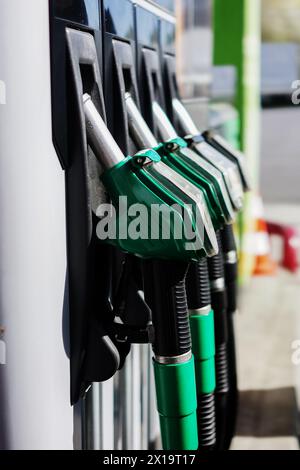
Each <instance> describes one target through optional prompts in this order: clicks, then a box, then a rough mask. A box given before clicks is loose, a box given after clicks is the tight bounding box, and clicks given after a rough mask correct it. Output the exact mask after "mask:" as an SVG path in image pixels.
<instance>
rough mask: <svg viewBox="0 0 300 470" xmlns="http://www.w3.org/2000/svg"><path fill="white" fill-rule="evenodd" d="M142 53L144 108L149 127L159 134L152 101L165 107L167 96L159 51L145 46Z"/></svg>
mask: <svg viewBox="0 0 300 470" xmlns="http://www.w3.org/2000/svg"><path fill="white" fill-rule="evenodd" d="M141 53H142V69H141V76H142V82H143V94H142V98H141V101H142V110H143V115H144V118H145V119H146V121H147V123H148V125H149V127H150V128H151V130H152V131H153V132H154V134H155V135H156V136H157V127H156V124H155V120H154V118H153V111H152V103H153V102H154V101H156V102H157V103H158V104H159V105H160V106H161V107H162V108H163V109H165V97H164V89H163V82H162V71H161V64H160V59H159V53H158V51H156V50H152V49H148V48H146V47H144V48H143V49H142V51H141Z"/></svg>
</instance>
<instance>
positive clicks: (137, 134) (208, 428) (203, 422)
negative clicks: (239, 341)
mask: <svg viewBox="0 0 300 470" xmlns="http://www.w3.org/2000/svg"><path fill="white" fill-rule="evenodd" d="M125 100H126V106H127V111H128V119H129V128H130V131H131V134H132V137H133V139H134V141H135V142H136V144H137V146H138V147H139V148H145V147H147V146H150V145H151V146H152V147H154V146H156V149H157V150H158V151H159V153H160V154H161V155H162V159H163V161H164V162H166V164H167V165H168V166H169V168H172V165H169V163H168V158H166V156H165V155H167V154H168V155H169V154H171V155H173V156H174V158H177V157H176V155H174V153H175V154H176V150H175V149H176V148H179V145H178V143H181V147H186V144H185V143H184V142H183V141H181V140H180V139H177V141H176V142H175V141H172V142H171V141H169V142H167V144H166V145H158V142H157V140H156V139H155V138H154V136H153V135H152V134H151V133H150V132H149V129H148V128H147V126H146V124H145V122H144V121H143V119H142V117H141V115H140V112H139V110H138V108H137V106H136V104H135V103H134V100H133V99H132V96H131V94H130V93H129V92H126V93H125ZM157 108H158V105H157ZM155 124H156V126H158V127H160V122H156V121H155ZM169 127H171V124H170V123H169ZM174 132H175V131H174V130H173V134H172V131H171V135H169V134H168V135H164V136H162V137H167V138H168V139H170V138H171V137H174ZM175 137H176V133H175ZM172 151H173V153H171V152H172ZM186 151H187V152H188V149H186ZM192 153H193V152H191V154H192ZM186 159H187V160H189V159H188V158H186ZM195 166H196V168H198V173H196V175H195V172H196V171H195V172H194V173H193V168H191V167H190V168H188V169H189V170H190V175H188V171H186V172H184V171H183V172H180V167H179V168H178V167H177V168H176V165H175V166H174V167H173V168H176V171H179V173H181V174H182V175H184V177H185V178H187V179H190V181H191V182H193V184H195V180H197V175H198V185H197V187H198V189H199V191H200V192H201V193H202V194H203V195H205V196H204V197H205V199H206V202H207V204H208V205H209V207H210V212H211V214H214V211H213V204H214V207H215V210H216V211H217V215H215V219H214V220H215V224H216V225H217V226H218V227H219V226H220V224H221V225H222V223H224V217H225V219H226V217H227V218H229V219H230V220H231V217H232V213H233V209H232V206H231V203H230V201H229V198H228V194H227V191H226V189H225V188H224V186H222V183H221V184H218V181H222V180H221V178H219V175H218V174H217V172H216V171H212V172H210V171H209V168H208V167H209V165H208V164H207V165H206V167H205V169H204V170H203V171H202V169H201V166H199V164H198V165H197V162H196V163H195ZM205 172H206V175H209V178H210V179H209V178H208V177H206V178H205ZM203 173H204V175H203ZM189 176H190V178H189ZM201 177H202V181H203V183H202V184H201V183H200V185H199V179H200V181H201ZM213 183H214V184H213ZM204 186H206V188H207V192H206V190H205V189H204ZM216 188H217V189H216ZM217 192H219V195H220V199H221V201H222V203H223V207H225V211H224V212H225V214H226V215H225V216H224V214H223V211H222V209H221V207H220V203H219V200H218V197H217ZM208 195H209V196H208ZM218 217H219V218H221V222H220V220H218ZM222 218H223V219H222ZM204 266H205V265H204ZM201 271H203V269H202V270H201V268H199V272H197V271H196V272H194V273H193V276H192V277H194V282H193V283H190V284H189V285H190V290H194V289H197V290H199V288H200V287H201V286H199V284H198V285H197V282H199V280H200V279H199V273H201ZM204 289H205V286H204ZM208 300H209V299H208ZM190 306H191V310H192V309H193V311H191V324H192V325H194V335H193V333H192V336H194V342H193V345H194V346H193V351H194V354H196V358H197V359H196V364H197V369H198V370H197V373H198V374H197V375H198V378H197V383H198V410H199V413H198V417H199V419H198V423H199V425H198V429H199V433H200V437H199V444H200V447H201V448H211V447H213V445H214V442H215V432H214V426H215V424H214V400H213V391H214V367H212V368H211V366H212V365H213V356H214V354H213V351H214V333H213V329H212V330H211V329H210V328H211V326H213V322H212V321H211V319H212V318H213V313H212V311H211V308H210V304H209V303H208V304H207V305H205V309H204V310H202V309H201V308H197V309H196V308H193V306H192V305H190ZM200 307H201V306H200ZM200 311H201V314H200ZM196 312H197V321H196V318H195V317H196ZM204 316H205V317H206V318H205V320H207V321H205V320H204V319H202V321H201V317H204ZM201 334H202V338H201ZM196 338H198V340H196ZM199 338H200V341H199ZM204 338H206V346H205V343H204V342H203V340H204ZM207 354H208V356H209V357H207ZM204 370H206V373H205V371H204ZM207 390H209V392H210V393H205V392H206V391H207ZM201 401H202V403H201ZM201 413H202V415H201Z"/></svg>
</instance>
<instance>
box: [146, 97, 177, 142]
mask: <svg viewBox="0 0 300 470" xmlns="http://www.w3.org/2000/svg"><path fill="white" fill-rule="evenodd" d="M152 111H153V115H154V119H155V124H156V126H157V129H158V132H159V138H160V140H162V141H163V142H167V141H168V140H171V139H176V138H177V137H178V135H177V132H176V130H175V129H174V127H173V124H172V123H171V121H170V119H169V118H168V116H167V115H166V113H165V112H164V110H163V109H162V107H161V106H160V105H159V104H158V103H157V101H154V103H153V104H152Z"/></svg>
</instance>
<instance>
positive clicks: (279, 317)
mask: <svg viewBox="0 0 300 470" xmlns="http://www.w3.org/2000/svg"><path fill="white" fill-rule="evenodd" d="M253 292H255V296H254V295H253ZM299 320H300V276H292V275H290V274H289V273H287V272H284V271H280V272H279V273H278V275H277V276H276V277H274V278H254V279H253V280H252V282H251V285H250V286H249V287H248V288H247V289H246V290H245V291H244V292H243V293H242V296H241V308H240V313H239V314H238V315H237V317H236V330H237V337H238V345H237V347H238V357H239V386H240V390H241V395H240V414H239V420H238V429H237V437H236V438H235V439H234V442H233V446H232V448H233V449H235V450H237V449H239V450H246V449H250V450H256V449H257V450H262V449H264V450H267V449H277V450H282V449H286V450H288V449H290V450H293V449H294V450H296V449H299V446H298V440H297V438H296V416H297V406H296V392H295V390H296V388H295V379H296V377H297V375H298V377H299V376H300V366H298V367H296V366H294V365H293V363H292V353H293V350H292V344H293V341H295V340H297V339H300V328H299V324H300V321H299Z"/></svg>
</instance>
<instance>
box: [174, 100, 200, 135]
mask: <svg viewBox="0 0 300 470" xmlns="http://www.w3.org/2000/svg"><path fill="white" fill-rule="evenodd" d="M172 107H173V111H174V113H175V114H176V117H177V119H178V121H179V123H180V126H181V127H182V130H183V132H184V133H185V134H186V135H192V136H195V135H199V134H200V132H199V130H198V129H197V126H196V124H195V123H194V121H193V119H192V118H191V116H190V115H189V113H188V111H187V110H186V108H185V107H184V106H183V104H182V103H181V101H180V100H179V99H178V98H173V100H172Z"/></svg>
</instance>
